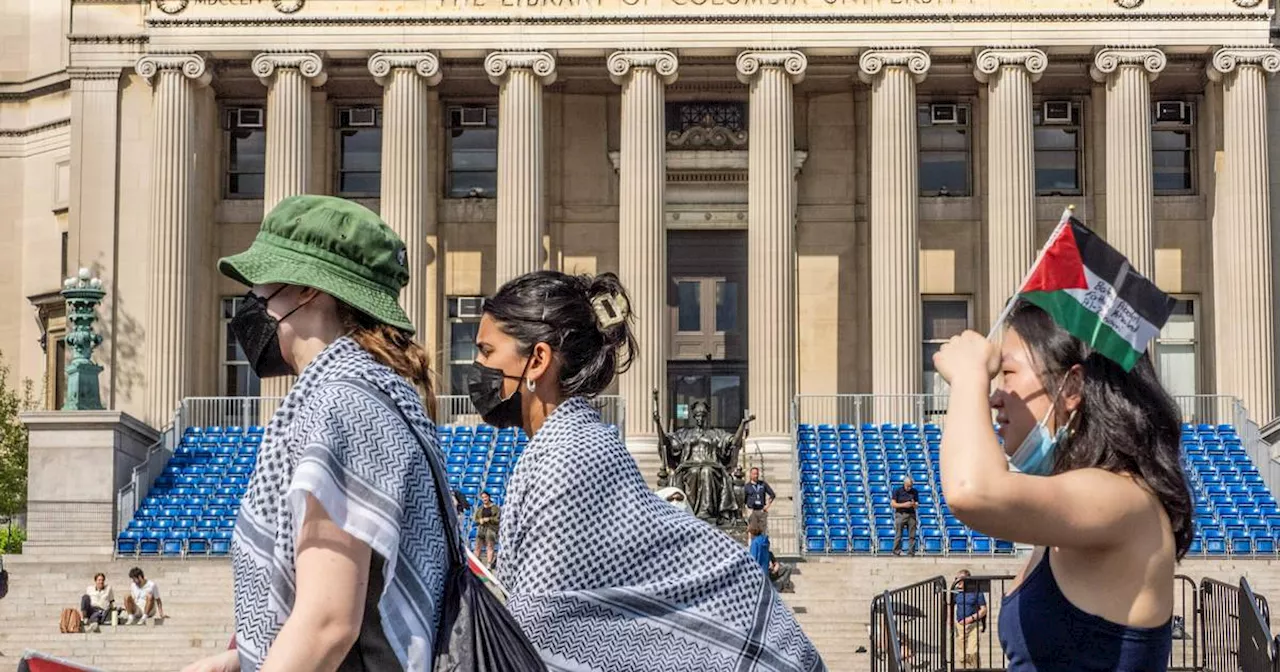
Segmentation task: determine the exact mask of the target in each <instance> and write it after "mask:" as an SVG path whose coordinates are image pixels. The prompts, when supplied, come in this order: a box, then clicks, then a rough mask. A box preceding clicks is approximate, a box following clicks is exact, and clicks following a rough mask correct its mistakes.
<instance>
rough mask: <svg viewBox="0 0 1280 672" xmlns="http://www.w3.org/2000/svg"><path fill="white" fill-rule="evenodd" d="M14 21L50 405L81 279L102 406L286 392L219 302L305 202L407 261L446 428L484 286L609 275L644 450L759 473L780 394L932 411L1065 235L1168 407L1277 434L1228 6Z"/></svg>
mask: <svg viewBox="0 0 1280 672" xmlns="http://www.w3.org/2000/svg"><path fill="white" fill-rule="evenodd" d="M36 3H37V0H31V2H30V3H29V4H30V7H31V10H30V12H29V13H28V14H26V15H23V14H21V13H20V14H19V16H18V17H16V20H17V21H18V22H19V23H22V24H23V25H25V26H27V27H28V32H29V35H28V36H27V37H26V38H24V39H26V40H27V41H26V42H24V43H23V45H22V47H21V48H19V49H17V50H16V51H15V53H16V52H22V53H23V56H22V58H18V57H13V58H10V57H9V56H8V55H5V56H3V57H0V198H3V199H5V202H7V203H9V204H16V207H10V208H7V209H6V211H5V212H4V213H0V240H3V241H5V245H4V248H3V253H2V254H3V255H4V259H3V263H0V290H3V299H2V300H0V353H3V357H4V361H5V363H7V364H8V365H9V366H10V367H11V368H12V369H13V371H14V373H15V374H16V375H17V376H20V377H23V378H29V379H32V380H33V381H35V382H36V387H37V390H38V391H39V394H40V395H41V400H42V401H43V402H44V403H46V404H47V405H49V406H53V405H55V404H57V403H58V395H59V394H60V393H61V392H60V390H59V387H58V386H59V383H58V379H59V378H60V376H59V375H55V374H56V372H57V370H58V369H60V366H61V365H60V360H59V357H62V356H63V355H62V354H59V353H60V352H62V350H61V348H62V346H61V345H60V341H59V338H60V334H61V332H60V331H59V329H63V328H64V327H61V326H60V325H61V324H62V323H61V322H60V321H59V319H60V312H59V311H60V306H59V304H58V301H57V299H56V295H55V294H54V292H56V291H57V289H58V288H59V287H60V281H61V278H62V277H65V275H66V274H67V273H68V272H70V271H73V270H74V269H76V268H78V267H81V266H84V267H89V268H91V269H93V270H94V272H95V273H96V274H97V275H98V276H99V277H101V278H102V279H103V281H104V283H105V285H106V287H107V290H108V298H107V301H106V302H105V303H104V306H103V309H102V315H103V318H104V319H103V321H102V325H101V326H102V329H103V330H104V336H105V338H106V340H105V343H104V347H103V348H102V349H100V351H99V353H100V354H99V358H100V361H101V363H102V364H104V366H105V367H106V371H105V372H104V375H103V385H104V390H103V398H104V400H106V401H107V403H109V404H110V405H111V406H112V407H114V408H119V409H122V410H126V411H129V412H131V413H133V414H135V415H138V416H139V417H142V418H143V419H145V420H147V421H148V422H151V423H153V424H157V425H162V424H165V423H166V422H167V420H168V418H170V417H171V415H172V413H173V410H174V408H175V406H176V404H177V402H178V400H179V399H181V398H182V397H186V396H252V395H265V396H273V395H279V394H281V393H282V391H283V390H284V389H285V388H284V386H283V385H282V384H280V383H275V384H272V385H266V384H264V383H260V382H259V381H257V380H256V379H254V377H253V376H252V374H251V372H250V371H249V368H248V365H247V363H246V362H244V361H243V359H242V355H241V353H239V352H238V351H237V348H236V347H235V344H234V342H233V341H232V340H231V337H230V335H229V333H228V330H227V322H228V320H229V318H230V316H231V315H232V314H233V313H234V311H235V309H236V307H237V305H238V301H239V297H240V296H242V295H243V293H244V288H242V287H239V286H236V285H235V284H234V283H232V282H230V281H228V280H226V279H224V278H221V277H220V276H218V275H217V274H216V273H215V272H214V269H213V266H214V263H215V261H216V259H217V258H218V257H220V256H222V255H225V254H229V253H233V252H236V251H238V250H241V249H243V248H244V247H246V246H247V245H248V244H249V243H250V242H251V241H252V239H253V236H254V235H255V233H256V231H257V227H258V224H259V222H260V221H261V219H262V216H263V213H264V212H265V211H268V210H270V209H271V207H272V206H273V205H274V204H275V203H277V202H278V201H279V200H280V199H282V198H284V197H287V196H289V195H292V194H297V193H322V194H334V195H340V196H344V197H348V198H352V199H356V200H358V201H360V202H362V203H364V204H366V205H368V206H369V207H370V208H372V209H374V210H376V211H378V212H379V213H380V214H381V215H382V216H383V218H384V219H385V220H386V221H387V223H388V224H389V225H390V226H391V227H392V228H393V229H395V230H396V231H397V232H398V233H399V234H400V235H401V236H403V237H404V238H405V240H406V242H407V243H408V251H409V261H410V266H411V278H412V279H411V282H410V285H409V287H408V289H407V290H406V291H405V293H404V295H403V296H402V302H403V304H404V306H405V308H406V310H407V311H408V314H409V315H410V316H411V317H412V319H413V320H414V322H415V323H416V324H417V325H418V329H419V335H420V340H421V342H422V343H423V344H424V345H425V346H426V347H427V348H428V349H430V350H431V352H433V353H434V354H435V356H436V367H437V370H438V372H439V373H440V376H439V380H440V387H441V392H442V393H452V394H462V393H465V390H464V389H463V385H464V381H463V377H462V375H461V374H462V371H463V368H464V366H465V364H466V363H467V362H469V361H471V359H472V358H473V357H474V348H473V346H472V344H471V343H472V340H473V339H474V336H475V331H476V328H477V323H478V319H479V315H480V312H481V309H482V305H483V300H484V297H485V296H487V295H490V294H492V293H493V292H494V291H495V290H496V289H497V288H498V286H500V284H501V283H502V282H504V281H505V280H508V279H510V278H513V277H516V276H518V275H520V274H522V273H526V272H529V271H532V270H536V269H542V268H551V269H558V270H562V271H565V272H572V273H598V272H604V271H613V272H616V273H618V274H619V275H620V276H621V278H622V280H623V283H624V284H625V285H626V287H627V288H628V290H629V292H630V295H631V306H632V309H633V311H634V313H635V317H636V333H637V336H638V339H639V341H640V351H639V352H638V353H637V355H638V357H637V361H636V362H635V364H634V366H633V367H632V369H631V370H630V371H629V372H628V373H627V374H625V375H624V376H622V377H621V379H620V381H619V383H618V387H617V393H619V394H621V395H622V396H623V397H624V398H625V399H626V402H627V407H628V408H627V410H628V412H627V426H626V431H627V435H628V438H629V440H630V441H632V442H634V443H635V444H636V445H637V446H639V447H640V448H637V449H638V450H639V449H641V448H643V447H644V446H650V445H652V443H653V437H654V432H655V429H654V425H653V421H652V417H651V416H652V412H653V411H654V410H655V408H654V398H655V391H656V399H657V410H658V411H659V412H660V413H661V415H662V416H663V418H664V419H665V418H673V419H674V422H675V423H676V424H680V423H682V422H684V421H685V420H686V419H687V417H688V409H689V406H690V405H691V404H692V402H693V401H696V400H698V399H706V400H709V401H710V402H711V404H712V407H713V412H712V419H713V422H714V423H715V424H717V425H720V426H724V427H728V428H730V429H731V428H732V427H733V426H735V425H736V423H737V421H738V420H739V419H740V418H741V417H743V416H744V415H745V414H747V413H750V414H752V415H754V416H756V421H755V425H754V426H753V431H754V436H756V437H760V438H762V439H764V440H766V442H767V441H768V440H769V439H777V440H778V442H779V443H785V437H787V436H788V435H789V434H790V433H791V431H792V422H793V418H792V400H793V399H794V398H795V396H796V395H797V394H800V395H833V394H848V393H868V394H877V395H885V396H886V398H888V397H890V396H891V395H918V394H925V393H937V392H940V391H941V388H940V382H939V381H938V379H937V376H936V374H934V372H933V371H932V367H931V363H930V356H931V354H932V353H933V352H934V351H936V349H937V347H939V344H940V343H942V342H944V341H945V339H946V338H948V337H950V336H951V335H953V334H955V333H958V332H959V330H962V329H965V328H973V329H977V330H979V331H983V332H985V331H986V330H987V329H988V328H989V327H990V323H991V320H993V319H994V318H995V316H996V315H997V314H998V313H999V312H1000V309H1001V308H1002V307H1003V305H1004V303H1005V301H1006V299H1007V298H1008V296H1009V294H1010V293H1011V292H1012V291H1013V290H1014V289H1015V288H1016V287H1017V285H1018V283H1019V282H1020V280H1021V279H1022V276H1023V275H1024V273H1025V272H1026V270H1027V268H1028V266H1029V265H1030V264H1031V263H1032V260H1033V259H1034V258H1035V254H1036V250H1037V249H1038V248H1039V247H1040V245H1041V244H1043V242H1044V240H1045V238H1046V236H1047V235H1048V233H1049V231H1050V230H1051V229H1052V228H1053V226H1054V225H1055V224H1056V223H1057V221H1058V219H1059V216H1060V214H1061V212H1062V210H1063V209H1064V207H1066V206H1068V205H1074V206H1075V207H1076V213H1077V215H1078V216H1080V217H1082V218H1083V219H1084V220H1085V221H1086V223H1087V224H1088V225H1090V226H1091V227H1093V228H1094V229H1095V230H1098V231H1099V232H1101V233H1102V234H1103V235H1104V236H1105V237H1106V238H1107V239H1108V240H1110V241H1111V242H1112V243H1113V244H1114V245H1115V246H1116V247H1118V248H1119V249H1120V250H1121V251H1123V252H1124V253H1125V254H1126V255H1128V257H1129V259H1130V260H1131V261H1132V262H1133V264H1134V266H1135V267H1136V268H1138V269H1140V270H1141V271H1142V272H1144V273H1146V274H1148V275H1150V276H1152V277H1153V278H1154V279H1155V281H1156V282H1157V284H1159V285H1160V286H1161V287H1162V288H1163V289H1165V290H1166V291H1168V292H1170V293H1171V294H1173V295H1174V296H1176V297H1177V298H1178V299H1179V303H1178V309H1177V312H1176V314H1175V316H1174V318H1173V319H1172V320H1171V322H1170V325H1169V326H1168V327H1166V329H1165V332H1164V333H1163V334H1162V336H1161V340H1160V342H1159V343H1158V346H1157V358H1158V366H1159V368H1160V370H1161V374H1162V376H1164V379H1165V383H1166V385H1167V386H1168V387H1169V388H1170V390H1171V391H1173V392H1175V393H1177V394H1224V395H1233V396H1237V397H1239V398H1241V399H1242V400H1243V401H1244V403H1245V405H1246V406H1247V408H1248V409H1249V411H1250V414H1251V416H1252V417H1253V418H1254V419H1255V420H1256V421H1260V422H1266V421H1268V420H1270V419H1272V418H1274V417H1275V415H1276V410H1277V409H1276V396H1275V395H1276V379H1277V376H1276V367H1277V362H1276V358H1275V355H1274V351H1275V341H1276V319H1277V313H1278V311H1277V309H1276V303H1277V291H1276V288H1275V285H1276V281H1277V279H1276V278H1275V273H1274V270H1275V261H1274V259H1275V258H1276V254H1275V250H1276V246H1277V245H1278V244H1280V243H1278V241H1276V240H1275V236H1274V234H1273V227H1272V209H1273V208H1274V207H1277V205H1276V199H1273V198H1272V190H1273V188H1274V183H1275V181H1276V179H1277V177H1276V175H1275V174H1274V173H1275V172H1276V171H1275V170H1272V167H1273V163H1275V162H1273V161H1271V160H1270V157H1271V150H1270V148H1271V147H1272V146H1273V145H1274V144H1275V143H1274V142H1273V141H1272V140H1271V138H1272V135H1273V133H1272V132H1271V131H1270V130H1269V129H1274V128H1276V127H1275V126H1274V125H1272V124H1273V121H1274V117H1275V115H1276V112H1277V109H1276V108H1277V107H1280V105H1277V102H1278V101H1277V97H1276V96H1275V95H1273V94H1274V92H1275V90H1276V88H1275V84H1274V83H1272V78H1271V76H1272V75H1273V74H1275V73H1276V72H1277V70H1280V51H1277V50H1276V49H1275V48H1274V47H1272V46H1271V38H1270V19H1269V16H1268V14H1267V10H1266V7H1265V6H1262V5H1259V3H1258V2H1256V0H1253V1H1251V0H1235V1H1234V2H1229V3H1223V2H1216V1H1215V2H1208V1H1206V2H1197V1H1196V0H1183V1H1182V2H1179V3H1177V7H1176V8H1170V9H1167V10H1165V9H1163V8H1162V7H1160V6H1146V5H1152V3H1150V2H1148V3H1146V5H1144V4H1143V3H1142V2H1141V1H1139V2H1136V3H1135V2H1132V1H1124V2H1113V1H1112V0H1090V1H1089V2H1085V3H1080V2H1070V3H1068V2H1065V0H1064V1H1063V2H1057V1H1056V0H1045V1H1044V2H1036V3H1027V2H1015V1H1013V0H1010V1H1009V2H1004V1H1000V0H971V1H969V2H965V1H963V0H944V1H943V2H941V3H939V2H937V1H934V2H926V1H923V0H921V1H916V2H899V1H896V0H894V1H889V0H885V1H873V0H858V1H852V0H851V1H847V2H843V3H841V2H832V1H829V0H820V1H818V0H808V2H805V1H802V0H795V1H791V2H747V1H745V0H744V1H741V2H729V1H727V0H726V1H725V2H693V0H591V1H587V0H573V1H570V0H564V1H563V2H534V1H533V0H502V1H495V0H485V1H484V2H480V1H479V0H476V1H473V2H467V3H451V2H449V1H448V0H432V1H431V2H424V3H419V4H420V5H421V6H418V5H416V4H414V3H403V2H381V1H380V0H370V1H369V2H367V3H364V5H368V7H367V8H365V9H362V10H361V11H360V12H359V13H353V10H352V8H351V7H350V5H352V3H343V2H336V1H333V2H326V1H324V0H307V1H306V2H303V1H302V0H292V1H291V2H280V1H276V2H265V1H264V2H259V1H254V0H245V1H243V2H231V3H227V2H223V3H214V2H200V1H197V0H193V1H190V2H188V1H187V0H160V1H158V2H153V3H151V4H150V5H148V4H147V3H141V4H140V3H137V2H125V1H124V0H121V1H120V2H111V1H109V0H95V1H94V2H91V3H90V2H75V3H72V2H69V1H68V0H64V1H63V2H62V3H61V4H62V6H61V9H60V10H59V11H60V16H61V17H62V23H61V24H60V25H53V23H51V22H49V21H48V20H47V18H46V15H44V14H42V13H41V12H43V11H44V10H40V11H37V10H36V6H37V4H36ZM17 4H18V5H22V3H21V2H19V3H17ZM364 5H362V7H363V6H364ZM1059 5H1060V6H1059ZM40 6H41V7H42V8H43V7H45V4H44V3H43V1H41V4H40ZM682 17H683V18H687V19H688V21H682ZM997 27H999V29H998V30H997ZM281 45H288V46H287V48H285V47H282V46H281ZM614 45H637V46H634V47H626V48H618V47H616V46H614ZM6 59H9V60H6ZM1278 161H1280V159H1278ZM888 419H892V418H888Z"/></svg>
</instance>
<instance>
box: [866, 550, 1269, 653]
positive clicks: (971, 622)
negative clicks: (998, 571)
mask: <svg viewBox="0 0 1280 672" xmlns="http://www.w3.org/2000/svg"><path fill="white" fill-rule="evenodd" d="M1013 578H1014V577H1013V576H1012V575H1008V574H1002V575H991V576H981V575H975V576H968V577H956V578H955V579H953V580H952V581H951V582H950V584H948V582H947V579H946V578H944V577H942V576H938V577H934V578H932V579H928V580H925V581H920V582H918V583H913V584H911V585H909V586H905V587H903V588H898V589H894V590H888V591H885V592H884V593H881V594H880V595H877V596H876V597H875V598H873V600H872V603H871V669H872V672H880V671H881V670H907V669H928V670H946V671H948V672H952V671H955V670H966V671H977V672H1001V671H1003V670H1005V669H1006V661H1005V657H1004V650H1003V649H1002V648H1001V646H1000V641H999V638H998V637H997V634H996V631H997V627H996V624H997V623H998V622H999V619H1000V609H1001V607H1002V604H1003V601H1004V597H1005V595H1006V594H1007V593H1008V591H1009V589H1010V588H1011V583H1012V581H1013ZM1173 590H1174V595H1173V601H1174V605H1173V617H1172V630H1173V647H1172V651H1171V653H1170V657H1169V667H1168V669H1169V670H1171V671H1175V672H1280V668H1274V666H1275V665H1276V660H1275V650H1274V647H1275V643H1274V642H1273V641H1272V640H1271V637H1270V610H1269V606H1268V604H1267V600H1266V598H1264V597H1262V596H1259V595H1255V594H1254V593H1253V592H1252V591H1251V590H1249V589H1248V584H1247V582H1245V581H1244V579H1241V585H1240V586H1239V587H1237V586H1233V585H1231V584H1228V583H1223V582H1221V581H1216V580H1214V579H1205V580H1203V581H1201V583H1200V585H1199V586H1198V587H1197V585H1196V583H1195V581H1194V580H1192V579H1191V578H1190V577H1188V576H1184V575H1181V574H1179V575H1177V576H1175V577H1174V584H1173ZM891 643H894V644H892V645H891Z"/></svg>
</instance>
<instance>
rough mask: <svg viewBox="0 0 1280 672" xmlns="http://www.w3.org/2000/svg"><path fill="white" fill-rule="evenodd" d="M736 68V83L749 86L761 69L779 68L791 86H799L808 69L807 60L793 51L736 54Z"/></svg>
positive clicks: (800, 53) (798, 52)
mask: <svg viewBox="0 0 1280 672" xmlns="http://www.w3.org/2000/svg"><path fill="white" fill-rule="evenodd" d="M737 66H738V81H741V82H742V83H743V84H750V83H751V80H752V79H754V78H755V76H756V75H757V74H758V73H759V72H760V69H761V68H781V69H782V70H783V71H784V72H786V73H787V75H788V76H790V78H791V83H792V84H799V83H800V82H801V81H802V80H803V79H804V71H805V70H807V69H808V68H809V58H808V57H807V56H805V55H804V52H801V51H795V50H777V51H773V50H764V51H744V52H742V53H740V54H738V62H737Z"/></svg>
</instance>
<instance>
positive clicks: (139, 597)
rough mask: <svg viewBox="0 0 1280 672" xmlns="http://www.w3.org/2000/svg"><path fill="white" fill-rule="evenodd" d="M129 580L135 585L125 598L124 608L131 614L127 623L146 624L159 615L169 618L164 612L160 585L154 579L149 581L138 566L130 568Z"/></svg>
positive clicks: (162, 617)
mask: <svg viewBox="0 0 1280 672" xmlns="http://www.w3.org/2000/svg"><path fill="white" fill-rule="evenodd" d="M129 580H131V581H132V582H133V585H132V586H130V589H129V592H130V594H129V596H128V597H126V598H124V610H125V612H126V613H128V614H129V621H128V622H127V623H126V624H125V625H134V624H140V625H146V623H147V620H148V619H150V618H153V617H157V616H158V617H159V618H161V619H166V618H168V616H166V615H165V613H164V603H163V602H161V601H160V587H159V586H157V585H156V584H155V582H154V581H148V580H147V577H146V576H144V575H143V574H142V570H141V569H139V568H138V567H134V568H133V569H131V570H129Z"/></svg>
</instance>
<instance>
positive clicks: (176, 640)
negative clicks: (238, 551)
mask: <svg viewBox="0 0 1280 672" xmlns="http://www.w3.org/2000/svg"><path fill="white" fill-rule="evenodd" d="M4 566H5V569H7V570H8V571H9V594H8V595H7V596H6V597H5V598H4V599H2V600H0V670H6V671H7V670H13V669H16V667H17V665H18V660H20V659H21V658H22V654H23V652H24V651H25V650H28V649H29V650H33V651H39V652H41V653H46V654H49V655H53V656H58V657H61V658H66V659H68V660H73V661H75V662H78V663H81V664H84V665H90V666H94V667H98V668H101V669H103V670H107V671H108V672H175V671H176V670H180V669H182V668H183V667H184V666H186V665H187V664H188V663H190V662H192V661H194V660H197V659H199V658H202V657H204V656H207V655H210V654H212V653H215V652H217V651H219V650H222V649H225V648H226V646H227V642H228V641H229V640H230V639H231V633H232V631H233V623H234V619H233V615H232V586H231V564H230V562H229V561H227V560H225V559H199V560H160V559H156V558H143V559H138V560H110V559H108V558H104V559H103V560H102V561H98V562H95V561H75V562H65V561H62V560H60V559H58V558H51V557H49V556H44V557H40V556H7V557H5V558H4ZM134 566H137V567H141V568H142V570H143V571H144V572H146V574H147V578H148V579H151V580H152V581H155V582H156V584H157V585H158V586H159V587H160V593H161V597H162V598H163V599H164V606H165V611H166V612H167V614H168V616H169V619H168V620H167V621H164V622H162V623H159V624H154V623H153V624H149V625H145V626H141V625H137V626H126V625H123V624H121V625H119V626H117V627H114V628H113V627H111V626H110V625H109V624H108V625H106V626H104V627H103V628H102V631H101V632H99V633H84V634H62V633H60V632H58V617H59V615H60V614H61V612H62V610H63V609H64V608H68V607H79V604H80V595H81V594H83V593H84V589H85V587H87V586H89V585H90V584H92V583H93V575H94V574H95V573H96V572H103V573H104V574H106V575H107V582H108V585H110V586H112V587H113V588H114V589H115V595H116V604H117V605H122V604H123V602H124V597H125V595H128V593H129V591H128V587H129V569H130V568H132V567H134Z"/></svg>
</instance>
